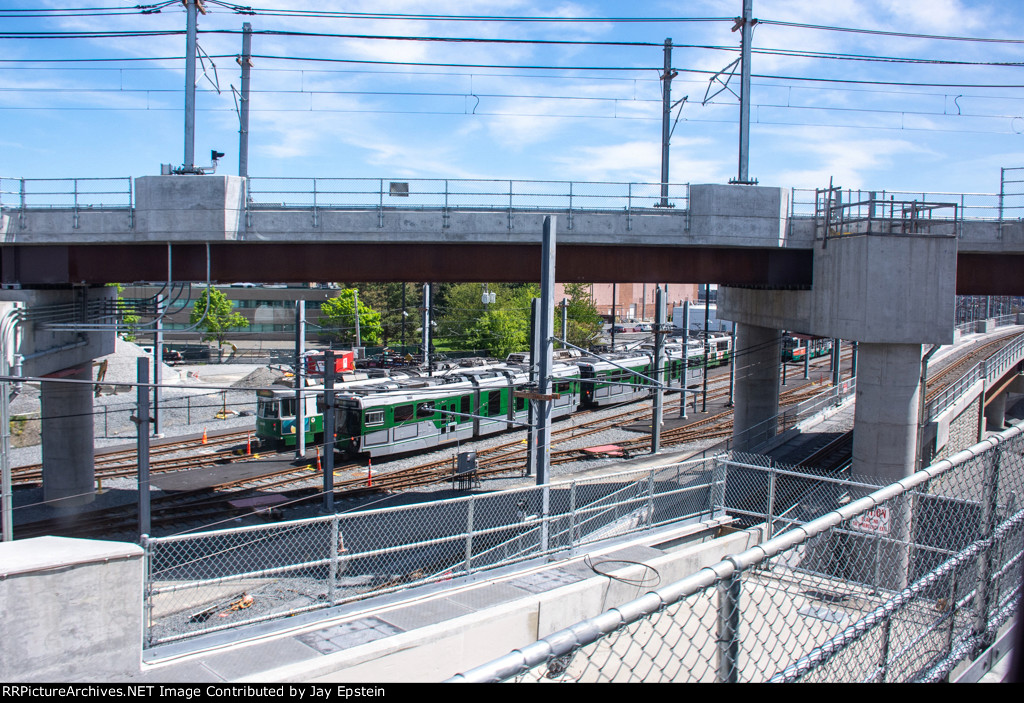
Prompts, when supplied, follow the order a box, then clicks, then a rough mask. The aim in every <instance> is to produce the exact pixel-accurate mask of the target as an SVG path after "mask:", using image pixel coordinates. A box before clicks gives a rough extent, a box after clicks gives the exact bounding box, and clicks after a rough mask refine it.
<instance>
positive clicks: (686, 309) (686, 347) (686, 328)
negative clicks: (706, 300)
mask: <svg viewBox="0 0 1024 703" xmlns="http://www.w3.org/2000/svg"><path fill="white" fill-rule="evenodd" d="M689 380H690V301H689V300H686V301H684V302H683V383H682V387H681V388H680V389H679V398H680V403H679V417H681V418H683V419H684V420H685V419H686V384H687V382H688V381H689ZM693 402H694V403H696V402H697V400H696V396H694V401H693Z"/></svg>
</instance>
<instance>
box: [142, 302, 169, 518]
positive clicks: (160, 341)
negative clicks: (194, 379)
mask: <svg viewBox="0 0 1024 703" xmlns="http://www.w3.org/2000/svg"><path fill="white" fill-rule="evenodd" d="M163 319H164V296H163V294H161V295H158V296H157V297H156V329H155V330H154V331H153V436H154V437H163V433H161V432H160V386H162V385H163V382H164V323H163ZM144 534H145V533H144Z"/></svg>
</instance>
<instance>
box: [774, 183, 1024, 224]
mask: <svg viewBox="0 0 1024 703" xmlns="http://www.w3.org/2000/svg"><path fill="white" fill-rule="evenodd" d="M836 190H838V192H839V193H840V194H841V195H840V200H841V202H842V203H844V204H845V203H854V204H858V205H859V208H854V209H853V210H852V212H851V215H852V216H853V217H855V218H867V217H868V216H869V214H871V213H869V212H868V208H869V204H870V203H874V206H875V208H876V212H877V215H875V216H876V217H878V216H882V215H883V213H882V206H883V205H885V203H890V204H895V205H904V204H914V203H916V205H917V207H918V208H927V207H931V206H938V205H947V206H948V205H951V204H952V205H956V206H957V211H958V213H959V215H958V216H959V217H960V218H966V219H972V220H1000V219H1004V220H1015V219H1020V218H1022V217H1024V204H1021V203H1019V202H1017V201H1008V200H1006V199H1005V198H1003V199H1001V198H1000V196H999V193H944V192H933V193H926V192H920V191H906V190H874V191H866V190H855V189H836ZM818 192H819V191H817V190H815V189H812V188H794V189H793V190H792V194H791V198H790V213H791V214H792V215H793V216H795V217H814V216H815V214H816V213H817V211H818V208H819V203H818V196H817V193H818ZM885 211H886V215H885V216H891V215H890V213H891V212H895V216H896V219H899V212H900V210H899V208H896V207H892V208H890V206H889V205H886V206H885ZM950 212H952V209H950Z"/></svg>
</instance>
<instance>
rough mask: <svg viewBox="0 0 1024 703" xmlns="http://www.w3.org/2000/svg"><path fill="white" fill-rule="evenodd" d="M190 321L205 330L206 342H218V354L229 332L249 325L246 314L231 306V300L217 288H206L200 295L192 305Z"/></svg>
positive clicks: (204, 338)
mask: <svg viewBox="0 0 1024 703" xmlns="http://www.w3.org/2000/svg"><path fill="white" fill-rule="evenodd" d="M207 299H209V305H207ZM189 322H191V323H192V325H193V326H198V327H199V329H201V330H202V331H203V341H204V342H217V354H218V356H219V355H220V353H221V347H222V346H224V344H225V343H226V342H227V336H228V332H230V331H231V330H234V329H240V328H242V327H248V326H249V321H248V320H246V319H245V316H244V315H242V314H241V313H237V312H235V311H234V309H233V308H232V307H231V301H230V300H228V298H227V296H226V295H224V294H223V293H221V292H220V291H219V290H217V289H216V288H209V289H207V290H204V291H203V294H202V295H200V296H199V298H198V299H197V300H196V302H195V305H193V306H192V315H191V317H189Z"/></svg>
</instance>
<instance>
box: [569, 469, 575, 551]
mask: <svg viewBox="0 0 1024 703" xmlns="http://www.w3.org/2000/svg"><path fill="white" fill-rule="evenodd" d="M569 550H570V552H569V553H570V554H572V555H573V556H575V555H576V482H575V481H573V482H572V483H571V484H570V485H569Z"/></svg>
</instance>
